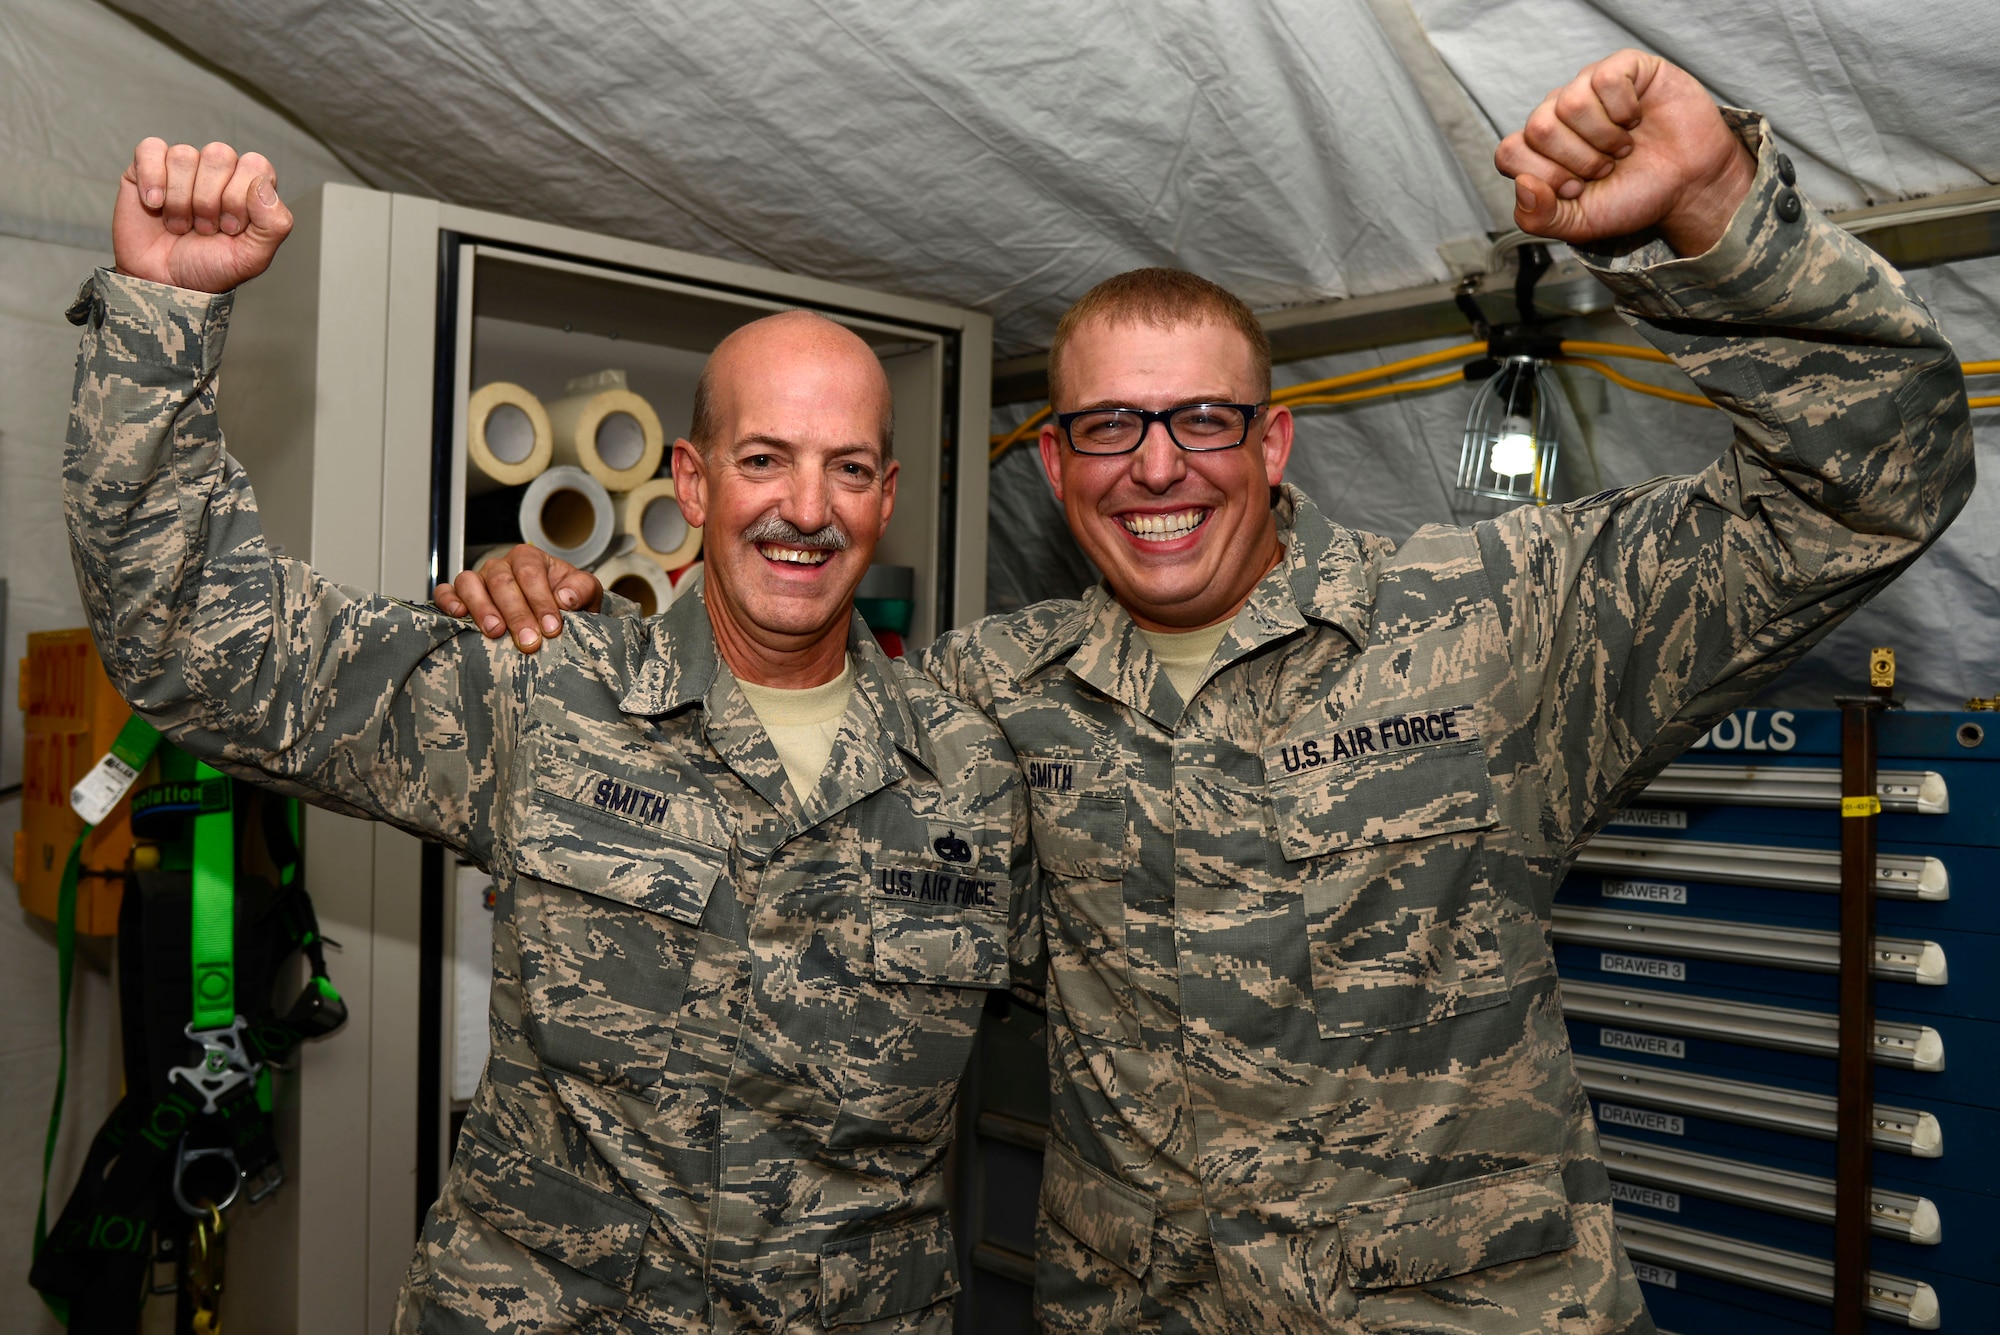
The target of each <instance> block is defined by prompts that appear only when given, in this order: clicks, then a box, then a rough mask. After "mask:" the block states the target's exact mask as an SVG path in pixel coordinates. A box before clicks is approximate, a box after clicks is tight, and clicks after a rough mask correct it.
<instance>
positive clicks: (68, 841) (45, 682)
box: [14, 630, 132, 936]
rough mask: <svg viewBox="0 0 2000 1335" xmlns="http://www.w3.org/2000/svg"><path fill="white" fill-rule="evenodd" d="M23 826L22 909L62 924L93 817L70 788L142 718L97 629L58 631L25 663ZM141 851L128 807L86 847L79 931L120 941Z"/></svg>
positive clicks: (19, 840)
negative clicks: (109, 666)
mask: <svg viewBox="0 0 2000 1335" xmlns="http://www.w3.org/2000/svg"><path fill="white" fill-rule="evenodd" d="M21 712H22V713H23V714H25V715H26V716H27V721H26V727H25V728H24V729H23V733H22V756H21V828H20V830H19V831H18V832H16V833H15V835H14V884H15V885H16V886H18V887H19V888H20V894H21V907H22V908H24V909H26V910H27V911H28V912H30V913H32V914H34V915H36V916H37V917H41V918H47V919H48V920H49V921H51V922H54V921H55V917H56V896H57V891H58V890H59V889H60V888H61V885H62V873H63V863H64V862H65V861H66V860H67V859H68V858H69V850H70V845H72V844H74V843H75V842H76V836H77V834H78V832H79V831H81V830H82V829H83V819H82V817H80V816H78V815H77V814H76V813H75V812H74V811H72V810H70V805H69V790H70V789H71V788H72V787H73V786H75V784H76V781H77V780H78V779H81V778H82V777H83V776H84V775H85V774H87V773H89V772H90V767H91V766H93V765H95V764H96V763H97V762H98V761H99V760H100V759H101V758H102V757H103V755H104V753H105V752H106V751H109V750H110V749H111V743H112V742H114V741H116V740H117V739H118V730H119V729H120V728H122V727H124V726H125V720H126V719H128V718H130V717H132V711H131V710H130V709H128V708H126V706H125V702H124V701H123V700H121V699H120V698H119V697H118V692H117V691H115V690H113V689H112V688H111V679H110V678H109V677H107V676H105V675H104V665H103V664H102V663H101V662H99V661H98V658H97V646H96V645H94V644H92V643H91V639H90V632H89V631H87V630H52V631H43V632H40V633H38V634H34V635H30V636H28V656H27V657H26V658H24V659H23V660H21ZM131 852H132V808H131V804H130V802H129V801H123V802H120V803H119V804H118V805H117V807H116V808H114V809H113V810H112V813H111V815H110V816H109V817H108V818H107V819H106V820H105V821H104V823H103V824H101V825H99V826H98V827H97V828H96V829H94V830H92V831H91V832H90V838H88V839H86V840H84V841H83V875H82V878H81V879H80V880H79V881H78V882H77V895H76V930H77V931H79V932H83V933H86V934H87V935H90V936H111V935H113V934H115V933H116V932H117V930H118V900H119V897H120V895H121V893H122V892H123V889H124V884H125V880H124V878H125V860H126V858H127V857H128V856H129V855H130V854H131Z"/></svg>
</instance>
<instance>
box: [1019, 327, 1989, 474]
mask: <svg viewBox="0 0 2000 1335" xmlns="http://www.w3.org/2000/svg"><path fill="white" fill-rule="evenodd" d="M1484 351H1486V345H1485V344H1484V343H1461V344H1459V345H1458V346H1457V347H1452V348H1442V349H1440V350H1438V351H1437V352H1426V353H1423V354H1421V355H1419V356H1416V357H1405V358H1403V359H1402V360H1401V361H1395V362H1389V363H1387V364H1386V365H1382V366H1371V367H1369V368H1367V369H1366V370H1361V371H1350V372H1348V373H1347V374H1345V375H1337V376H1330V377H1328V378H1327V379H1325V380H1310V381H1307V382H1306V383H1304V384H1300V385H1286V386H1283V387H1282V388H1279V389H1274V390H1272V391H1271V402H1272V403H1273V404H1275V405H1282V406H1284V407H1287V408H1331V407H1335V406H1337V405H1339V404H1343V403H1362V402H1366V401H1367V400H1370V399H1381V398H1387V397H1389V396H1391V395H1394V394H1411V393H1415V392H1417V391H1420V390H1426V389H1440V388H1442V387H1443V386H1445V385H1448V384H1451V383H1452V382H1453V381H1456V380H1460V379H1462V378H1463V377H1464V372H1465V368H1464V367H1463V366H1460V367H1457V368H1455V369H1453V370H1451V371H1447V372H1445V373H1444V374H1443V375H1436V376H1431V377H1429V378H1427V379H1424V380H1408V381H1403V382H1401V383H1399V384H1394V385H1373V386H1370V387H1369V388H1367V389H1357V390H1347V391H1345V392H1343V393H1338V394H1329V393H1326V392H1325V391H1327V390H1334V389H1340V388H1341V387H1342V386H1346V385H1355V384H1361V383H1364V382H1366V381H1369V380H1380V379H1383V378H1384V377H1387V376H1394V375H1401V374H1403V373H1404V372H1405V371H1416V370H1421V369H1422V368H1424V367H1426V366H1435V365H1437V364H1438V363H1439V362H1445V361H1450V360H1451V359H1452V358H1454V357H1463V356H1464V355H1465V354H1467V353H1468V352H1484ZM1562 352H1563V355H1562V356H1560V357H1557V358H1554V359H1553V360H1554V361H1555V362H1557V363H1558V364H1560V365H1563V366H1582V367H1585V368H1587V369H1589V370H1592V371H1595V372H1597V374H1599V375H1601V376H1603V377H1604V378H1605V379H1607V380H1609V381H1610V382H1611V383H1612V384H1614V385H1617V386H1619V387H1620V388H1623V389H1629V390H1631V391H1633V392H1634V393H1636V394H1649V395H1651V396H1652V397H1654V398H1656V399H1666V400H1667V401H1668V402H1670V403H1686V404H1691V405H1693V406H1694V407H1697V408H1713V407H1715V406H1716V405H1715V404H1714V403H1712V402H1711V401H1709V400H1708V399H1706V398H1704V397H1702V396H1701V395H1699V394H1689V393H1686V392H1684V391H1682V390H1678V389H1665V388H1662V387H1661V386H1659V385H1649V384H1647V383H1645V382H1644V381H1642V380H1634V379H1632V378H1631V377H1630V376H1628V375H1625V374H1623V373H1622V372H1620V371H1618V370H1616V369H1614V368H1612V367H1610V366H1607V365H1605V364H1604V363H1603V362H1601V361H1598V360H1596V357H1591V356H1583V355H1578V354H1584V353H1595V354H1596V355H1597V356H1601V357H1624V358H1628V359H1630V360H1632V361H1641V362H1665V363H1668V364H1669V365H1671V364H1672V363H1673V360H1674V359H1673V358H1672V357H1669V356H1668V355H1667V354H1666V353H1664V352H1661V351H1660V350H1659V349H1657V348H1641V347H1634V346H1632V345H1631V344H1628V343H1599V342H1594V341H1592V340H1589V339H1564V340H1563V341H1562ZM1959 369H1960V370H1961V371H1963V372H1964V373H1965V374H1966V375H1969V376H1974V375H2000V360H1994V361H1978V362H1963V363H1961V364H1960V367H1959ZM1966 404H1967V406H1968V407H1972V408H2000V394H1985V395H1981V396H1979V397H1977V398H1969V399H1967V400H1966ZM1053 409H1054V405H1052V404H1051V405H1048V406H1045V407H1043V408H1042V409H1041V411H1039V412H1037V413H1035V414H1034V415H1033V416H1031V417H1029V418H1028V419H1027V420H1026V421H1025V422H1023V423H1021V425H1019V426H1017V427H1015V428H1014V429H1013V430H1012V431H1010V432H1008V433H1007V434H1005V435H995V436H992V437H989V439H990V441H991V443H992V449H991V450H990V451H989V452H988V454H987V462H988V463H996V462H998V461H999V458H1000V456H1001V455H1003V454H1005V453H1006V452H1007V451H1008V450H1010V449H1012V448H1013V447H1014V446H1015V445H1017V444H1019V443H1020V442H1021V441H1022V440H1023V439H1025V438H1026V437H1027V436H1028V435H1029V433H1031V432H1032V431H1034V430H1035V429H1036V428H1037V427H1039V426H1040V425H1041V424H1042V422H1043V421H1044V420H1045V419H1046V418H1047V417H1048V416H1049V414H1050V413H1051V412H1052V411H1053Z"/></svg>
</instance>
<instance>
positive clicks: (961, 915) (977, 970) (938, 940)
mask: <svg viewBox="0 0 2000 1335" xmlns="http://www.w3.org/2000/svg"><path fill="white" fill-rule="evenodd" d="M925 875H926V878H934V879H936V880H938V881H941V882H944V883H945V884H946V888H945V889H944V890H940V891H938V892H936V893H937V894H938V895H939V896H940V897H943V898H945V899H946V900H947V902H945V903H943V904H939V905H928V904H906V903H904V902H902V901H900V900H893V899H885V898H883V896H882V895H881V893H880V892H879V891H877V892H876V893H875V894H874V895H872V896H871V897H870V899H869V903H868V911H869V928H870V932H871V934H872V935H873V937H874V947H873V948H874V966H875V977H876V979H877V980H878V981H880V982H884V983H931V984H935V985H938V986H949V987H985V988H995V987H1006V986H1007V985H1008V983H1009V982H1010V981H1011V979H1010V976H1009V974H1008V960H1007V917H1006V896H1007V895H1008V893H1009V892H1010V889H1011V887H1010V886H1009V885H1008V883H1007V882H1006V881H1004V880H998V881H996V880H994V879H992V878H988V879H985V880H979V879H977V878H974V877H968V876H960V875H957V874H956V873H952V872H930V873H926V874H925ZM968 884H969V885H971V886H973V887H974V888H973V889H972V890H969V891H967V890H962V889H961V890H958V891H956V892H955V891H954V890H953V889H951V887H952V886H960V887H963V886H966V885H968ZM953 893H957V894H959V895H960V896H961V897H963V896H965V895H968V894H970V895H976V896H982V897H984V898H985V899H987V900H997V902H998V904H999V905H1000V907H999V910H998V911H993V910H988V909H981V908H957V907H955V906H954V905H953V904H952V903H950V902H949V897H950V896H951V895H952V894H953Z"/></svg>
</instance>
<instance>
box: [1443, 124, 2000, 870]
mask: <svg viewBox="0 0 2000 1335" xmlns="http://www.w3.org/2000/svg"><path fill="white" fill-rule="evenodd" d="M1728 114H1730V115H1731V117H1732V120H1733V121H1734V123H1735V124H1736V126H1737V128H1738V131H1739V133H1740V134H1741V135H1742V137H1743V139H1744V142H1745V143H1746V144H1747V145H1748V146H1750V147H1751V148H1752V149H1753V151H1755V152H1756V153H1757V155H1758V173H1757V178H1756V181H1755V183H1754V184H1753V186H1752V187H1751V190H1750V194H1749V197H1748V198H1747V199H1746V200H1745V201H1744V203H1743V205H1742V207H1741V208H1740V209H1739V210H1738V211H1737V214H1736V217H1735V218H1734V219H1733V220H1732V222H1731V225H1730V228H1729V231H1728V233H1727V234H1726V235H1725V236H1724V238H1723V239H1722V240H1721V241H1719V242H1718V243H1717V244H1716V246H1715V247H1714V248H1713V249H1712V250H1710V251H1709V252H1708V253H1707V254H1704V255H1700V256H1696V257H1693V258H1688V259H1678V258H1675V257H1674V255H1673V252H1672V251H1671V250H1669V249H1668V248H1667V247H1666V246H1665V244H1664V243H1663V242H1659V241H1652V242H1649V243H1647V244H1645V245H1643V246H1640V247H1639V248H1638V249H1636V250H1634V251H1632V252H1630V253H1629V254H1626V255H1624V256H1621V257H1612V256H1602V255H1600V256H1585V258H1586V259H1587V260H1590V261H1591V262H1592V265H1593V268H1595V269H1596V270H1597V272H1598V273H1599V275H1600V276H1601V277H1602V278H1603V279H1604V281H1605V282H1606V283H1607V284H1608V285H1609V286H1610V287H1611V288H1612V290H1613V291H1614V292H1615V293H1616V294H1617V297H1618V301H1619V307H1620V310H1621V311H1622V312H1623V313H1624V314H1625V315H1626V317H1627V318H1628V319H1631V320H1632V321H1633V322H1634V323H1635V324H1637V325H1638V327H1639V328H1640V329H1641V331H1642V332H1644V334H1645V335H1646V337H1647V338H1649V339H1650V340H1651V341H1652V342H1653V343H1655V344H1656V345H1657V346H1659V347H1660V348H1661V349H1662V350H1664V351H1666V352H1667V353H1669V354H1671V355H1672V356H1673V358H1674V360H1675V361H1676V362H1677V363H1679V365H1680V366H1681V367H1682V368H1683V369H1684V370H1685V371H1686V372H1687V373H1688V374H1689V375H1690V376H1692V377H1693V379H1694V381H1695V383H1696V384H1697V385H1698V386H1699V387H1700V388H1701V390H1702V392H1703V393H1704V394H1706V395H1707V396H1708V398H1709V399H1710V400H1711V401H1712V402H1714V403H1715V404H1716V406H1717V407H1719V408H1720V409H1722V411H1724V412H1725V413H1727V414H1728V415H1729V418H1730V420H1731V422H1732V424H1733V427H1734V439H1733V440H1732V443H1731V445H1730V448H1729V451H1728V453H1726V454H1725V455H1723V457H1722V458H1721V459H1719V460H1717V461H1716V462H1715V463H1714V464H1713V465H1711V466H1710V467H1709V468H1708V469H1707V470H1706V471H1704V472H1702V473H1700V474H1698V475H1696V476H1693V477H1682V478H1661V479H1656V480H1654V481H1652V482H1649V483H1645V484H1643V485H1641V486H1637V487H1631V488H1627V489H1625V490H1622V491H1616V492H1607V493H1605V494H1604V495H1602V496H1597V497H1592V498H1591V499H1589V500H1586V501H1580V502H1576V503H1574V504H1571V505H1567V506H1562V507H1559V508H1554V507H1552V508H1544V509H1534V508H1527V509H1522V510H1517V511H1514V512H1512V513H1510V514H1507V515H1503V516H1501V517H1500V518H1499V519H1497V520H1493V521H1490V522H1488V523H1485V524H1481V525H1480V526H1479V527H1478V530H1477V532H1478V538H1479V543H1480V548H1481V555H1482V557H1483V559H1484V563H1485V565H1486V568H1487V571H1488V574H1489V576H1490V579H1491V583H1492V586H1493V589H1494V593H1495V597H1496V599H1497V600H1498V602H1499V604H1500V608H1501V613H1502V621H1503V625H1504V626H1505V627H1506V633H1507V634H1508V636H1509V638H1510V642H1511V643H1510V649H1511V651H1512V657H1513V661H1514V663H1515V665H1516V670H1517V672H1516V682H1515V684H1516V687H1517V689H1518V694H1517V695H1516V696H1515V697H1514V698H1513V699H1512V700H1510V701H1508V702H1507V707H1508V708H1510V709H1511V710H1512V711H1513V714H1514V718H1513V720H1512V721H1513V723H1514V724H1515V725H1516V727H1517V728H1518V729H1519V730H1521V731H1522V732H1523V733H1525V734H1526V735H1525V736H1524V737H1523V738H1522V740H1523V742H1524V743H1525V744H1524V746H1522V747H1521V748H1518V749H1517V752H1516V754H1517V759H1518V761H1519V762H1521V763H1524V764H1527V765H1531V766H1533V767H1535V768H1537V769H1539V771H1540V773H1539V775H1537V776H1536V778H1537V779H1538V780H1539V781H1540V782H1541V783H1543V784H1544V785H1545V789H1544V791H1546V793H1547V794H1548V802H1549V806H1548V821H1549V826H1548V828H1547V829H1545V830H1544V831H1543V834H1544V835H1545V837H1546V838H1547V840H1548V842H1549V844H1550V845H1551V851H1553V852H1556V853H1558V854H1566V853H1567V852H1568V851H1570V850H1572V849H1573V848H1574V847H1575V846H1576V844H1577V843H1578V842H1580V841H1581V840H1582V839H1583V838H1585V837H1587V836H1588V835H1589V834H1590V832H1591V830H1592V828H1593V827H1594V825H1595V824H1597V823H1598V822H1599V821H1601V819H1602V818H1603V817H1604V816H1606V815H1608V814H1609V812H1610V810H1611V809H1612V808H1613V807H1615V806H1616V805H1617V804H1618V803H1619V802H1621V801H1624V800H1626V799H1628V798H1629V797H1630V795H1631V794H1632V793H1633V792H1635V791H1636V790H1637V788H1638V787H1639V786H1641V785H1642V784H1643V783H1645V782H1646V780H1648V779H1649V778H1651V777H1652V776H1653V775H1654V774H1656V773H1657V772H1658V771H1659V769H1660V768H1661V767H1662V766H1664V765H1665V764H1666V763H1667V762H1668V761H1669V760H1671V759H1672V758H1673V757H1674V756H1675V755H1677V754H1679V753H1680V752H1681V751H1682V750H1684V749H1685V748H1686V747H1687V746H1689V745H1690V744H1692V743H1693V742H1694V741H1695V740H1696V739H1697V738H1698V737H1699V736H1700V735H1701V734H1702V732H1703V731H1705V730H1706V729H1707V728H1708V727H1709V726H1710V725H1711V724H1712V723H1713V721H1714V720H1715V719H1716V718H1717V717H1719V716H1720V715H1721V714H1723V713H1725V712H1726V711H1728V710H1730V709H1732V708H1734V707H1736V706H1737V705H1739V704H1741V703H1743V702H1744V701H1746V700H1747V699H1749V698H1750V697H1751V696H1753V695H1754V694H1756V692H1757V691H1759V690H1760V689H1762V688H1763V687H1764V686H1766V685H1767V684H1769V683H1770V681H1771V680H1772V678H1773V677H1775V676H1776V675H1777V674H1778V673H1779V672H1780V671H1781V670H1782V669H1783V668H1784V667H1785V666H1787V665H1788V664H1790V663H1791V662H1792V661H1794V660H1795V659H1796V658H1797V657H1798V656H1799V655H1800V654H1802V653H1803V652H1804V651H1805V650H1806V649H1807V648H1808V647H1810V646H1811V645H1812V644H1813V643H1814V642H1815V641H1816V640H1817V639H1818V638H1819V637H1821V636H1822V635H1824V634H1825V633H1826V632H1827V631H1828V630H1830V629H1831V628H1832V627H1833V626H1834V625H1836V624H1837V623H1838V622H1839V621H1840V620H1841V619H1842V618H1843V617H1845V616H1846V615H1847V614H1848V613H1850V612H1852V611H1853V610H1854V609H1855V608H1856V607H1858V606H1860V605H1861V604H1862V603H1863V602H1865V601H1866V600H1867V599H1868V598H1869V597H1870V596H1872V595H1873V594H1874V593H1875V592H1876V591H1878V590H1879V589H1881V588H1882V587H1883V586H1884V585H1885V584H1886V583H1888V582H1889V580H1891V579H1893V578H1894V577H1895V576H1896V574H1897V573H1898V572H1900V571H1901V570H1902V569H1904V568H1905V567H1906V566H1908V565H1909V564H1910V563H1911V562H1912V561H1913V560H1915V559H1916V558H1917V556H1918V555H1919V554H1920V553H1922V552H1923V550H1924V548H1925V547H1927V546H1928V545H1929V544H1930V543H1931V542H1932V541H1933V540H1934V539H1936V537H1937V536H1938V535H1939V534H1940V533H1941V532H1942V531H1943V530H1944V527H1945V525H1946V524H1948V523H1949V522H1950V521H1951V519H1952V517H1953V516H1954V515H1955V514H1957V513H1958V511H1959V509H1960V508H1961V507H1962V506H1963V505H1964V503H1965V500H1966V497H1967V496H1968V495H1969V494H1970V492H1971V489H1972V481H1973V466H1972V437H1971V428H1970V425H1969V418H1968V414H1967V410H1966V405H1965V388H1964V381H1963V378H1962V376H1961V375H1960V372H1959V368H1958V363H1957V360H1956V358H1955V356H1954V354H1953V352H1952V349H1951V346H1950V345H1949V344H1948V343H1947V342H1946V341H1945V338H1944V336H1943V334H1942V333H1941V332H1940V331H1939V330H1938V327H1937V324H1936V322H1935V321H1934V320H1933V319H1932V318H1931V315H1930V313H1929V311H1927V310H1926V309H1925V308H1924V307H1923V306H1922V304H1921V303H1920V302H1918V301H1917V300H1915V299H1914V298H1913V297H1912V296H1911V295H1910V293H1909V291H1908V290H1907V289H1906V288H1905V287H1904V285H1903V282H1902V279H1901V277H1900V276H1899V275H1898V274H1897V273H1896V271H1895V270H1894V269H1893V268H1892V267H1891V266H1890V265H1889V264H1888V263H1886V262H1885V261H1884V260H1882V259H1881V258H1880V257H1879V256H1877V255H1876V254H1875V253H1874V252H1873V251H1871V250H1869V249H1868V248H1867V247H1866V246H1864V245H1862V244H1861V243H1860V242H1858V241H1856V240H1855V239H1854V238H1852V237H1851V236H1849V235H1847V234H1846V233H1845V232H1843V231H1841V230H1840V229H1839V228H1837V227H1835V226H1834V225H1832V224H1831V223H1829V222H1827V221H1826V220H1825V219H1824V218H1822V217H1821V216H1820V215H1819V214H1818V213H1817V212H1815V211H1814V210H1813V209H1812V208H1811V206H1810V205H1808V204H1806V203H1805V201H1804V200H1802V199H1801V197H1800V196H1799V194H1798V192H1797V191H1796V190H1795V189H1793V188H1792V186H1791V185H1790V184H1789V183H1788V182H1787V181H1786V180H1785V179H1784V178H1785V177H1786V176H1789V174H1790V170H1789V164H1788V163H1787V164H1784V166H1783V168H1782V169H1781V167H1780V163H1779V155H1778V154H1777V151H1776V149H1775V148H1774V147H1773V145H1772V144H1771V142H1770V139H1769V136H1768V135H1766V134H1765V133H1764V132H1763V129H1762V124H1761V122H1760V121H1759V120H1758V119H1757V118H1756V117H1753V116H1750V115H1748V114H1747V113H1735V112H1732V113H1728Z"/></svg>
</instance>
